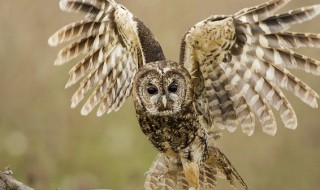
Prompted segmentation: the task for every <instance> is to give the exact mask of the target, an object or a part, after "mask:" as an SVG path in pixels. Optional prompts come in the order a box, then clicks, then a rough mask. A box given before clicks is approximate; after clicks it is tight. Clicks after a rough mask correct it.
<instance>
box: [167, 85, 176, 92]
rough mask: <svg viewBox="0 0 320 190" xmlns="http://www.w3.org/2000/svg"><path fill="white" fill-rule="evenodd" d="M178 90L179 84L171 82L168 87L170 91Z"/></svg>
mask: <svg viewBox="0 0 320 190" xmlns="http://www.w3.org/2000/svg"><path fill="white" fill-rule="evenodd" d="M177 90H178V85H176V84H170V86H169V87H168V91H169V92H172V93H175V92H177Z"/></svg>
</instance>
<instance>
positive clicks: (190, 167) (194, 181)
mask: <svg viewBox="0 0 320 190" xmlns="http://www.w3.org/2000/svg"><path fill="white" fill-rule="evenodd" d="M181 162H182V167H183V172H184V175H185V177H186V179H187V181H188V184H189V186H190V188H189V190H200V185H199V173H200V171H199V165H198V163H196V162H194V161H193V162H191V161H189V160H187V159H185V158H181Z"/></svg>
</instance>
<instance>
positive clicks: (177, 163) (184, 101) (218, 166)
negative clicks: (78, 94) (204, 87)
mask: <svg viewBox="0 0 320 190" xmlns="http://www.w3.org/2000/svg"><path fill="white" fill-rule="evenodd" d="M133 84H134V85H133V97H134V104H135V108H136V113H137V117H138V120H139V124H140V128H141V130H142V131H143V133H144V134H145V135H146V136H147V138H148V139H149V141H150V142H151V143H152V144H153V145H154V147H155V148H156V149H157V150H158V151H159V152H160V155H159V156H158V157H157V158H156V160H155V161H154V164H153V166H152V167H151V168H150V171H149V172H148V175H147V180H146V182H145V187H146V189H156V187H164V188H169V189H170V188H171V189H189V187H193V188H195V189H197V190H198V189H208V188H209V187H214V186H215V184H216V177H217V172H218V171H219V172H220V173H222V174H223V176H225V177H227V179H228V180H229V181H230V183H231V184H232V185H235V184H234V181H233V176H235V177H236V178H237V179H238V180H239V181H240V182H241V183H242V184H243V185H244V186H245V187H247V186H246V184H245V182H244V181H243V179H242V178H241V177H240V175H239V174H238V173H237V171H236V170H235V169H234V167H233V166H232V165H231V163H230V162H229V161H228V159H227V158H226V157H225V156H224V155H223V154H222V153H221V152H220V150H219V149H218V148H217V147H216V145H215V142H214V140H215V138H214V135H213V134H209V133H207V131H206V128H205V126H206V125H207V123H206V121H204V120H202V119H201V118H202V116H201V115H199V114H198V112H197V111H196V109H195V102H194V101H193V99H194V89H193V85H192V83H191V76H190V74H189V73H188V71H187V70H186V69H185V68H184V67H183V65H181V64H178V63H175V62H172V61H158V62H152V63H148V64H146V65H145V66H143V67H142V68H140V69H139V71H138V73H137V75H136V77H135V81H134V83H133ZM210 139H211V140H210ZM159 167H160V168H161V167H164V168H166V169H164V168H163V169H159ZM161 176H162V177H161ZM162 183H164V184H162Z"/></svg>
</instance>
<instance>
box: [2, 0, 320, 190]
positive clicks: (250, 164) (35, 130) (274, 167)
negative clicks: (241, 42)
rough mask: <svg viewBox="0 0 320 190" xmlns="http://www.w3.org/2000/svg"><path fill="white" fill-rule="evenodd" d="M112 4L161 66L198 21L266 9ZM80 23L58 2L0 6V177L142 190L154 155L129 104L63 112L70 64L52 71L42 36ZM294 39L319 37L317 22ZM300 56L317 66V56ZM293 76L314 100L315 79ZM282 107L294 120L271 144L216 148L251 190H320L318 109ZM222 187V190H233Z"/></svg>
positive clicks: (134, 0) (254, 141)
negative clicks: (154, 42) (121, 8)
mask: <svg viewBox="0 0 320 190" xmlns="http://www.w3.org/2000/svg"><path fill="white" fill-rule="evenodd" d="M118 2H119V3H122V4H124V5H125V6H126V7H127V8H129V9H130V10H131V11H132V12H133V13H134V14H135V15H136V16H138V17H139V18H140V19H141V20H143V21H144V22H145V23H146V25H147V26H149V27H150V28H151V30H152V31H153V32H154V34H155V36H156V37H157V39H158V40H159V41H160V43H161V44H162V47H163V49H164V52H165V54H166V56H167V58H168V59H171V60H178V55H179V46H180V40H181V38H182V36H183V34H184V32H185V31H186V30H187V29H188V28H189V27H191V26H192V25H194V24H195V23H196V22H198V21H200V20H203V19H205V18H207V17H208V16H209V15H211V14H232V13H234V12H236V11H238V10H239V9H241V8H244V7H248V6H253V5H256V4H258V3H262V2H264V1H263V0H255V1H253V0H193V1H191V0H171V1H169V0H152V1H150V0H127V1H125V0H121V1H120V0H119V1H118ZM315 3H320V2H319V0H308V1H302V0H293V2H292V3H291V4H290V5H289V6H288V8H286V9H284V10H287V9H292V8H297V7H298V6H302V5H311V4H315ZM79 18H82V17H81V16H80V15H72V14H67V13H64V12H61V11H60V10H59V8H58V1H53V0H50V1H49V0H33V1H31V0H11V1H1V2H0V170H2V169H3V168H4V167H5V166H7V165H10V166H11V167H12V169H13V171H14V172H15V176H16V177H17V178H18V179H20V180H22V181H23V182H25V183H27V184H28V185H30V186H33V187H35V188H36V189H55V188H62V189H64V190H78V189H79V190H87V189H94V188H110V189H114V190H127V189H130V190H141V189H142V188H143V182H144V173H145V172H146V171H147V169H148V167H149V166H150V164H151V162H152V160H153V158H154V157H155V155H156V151H155V150H154V149H153V147H152V146H151V145H150V144H149V143H148V142H147V140H146V138H145V137H144V136H143V135H142V132H141V131H140V129H139V126H138V123H137V121H136V118H135V111H134V109H133V104H132V101H131V99H130V100H129V101H127V102H126V104H125V106H124V107H123V108H122V109H121V110H120V111H119V112H117V113H112V114H110V115H105V116H103V117H101V118H98V117H96V116H95V114H94V113H93V114H91V115H90V116H88V117H83V116H81V115H80V108H77V109H71V108H70V98H71V96H72V93H73V92H74V91H75V89H76V87H74V88H71V89H68V90H64V84H65V82H66V80H67V78H68V76H67V72H68V70H69V69H70V67H71V65H72V64H68V65H65V66H61V67H55V66H53V61H54V59H55V56H56V53H57V52H58V48H50V47H48V45H47V39H48V37H49V36H50V35H51V34H52V33H53V32H55V31H56V30H57V29H58V28H60V27H61V26H63V25H65V24H67V23H69V22H71V21H75V20H76V19H79ZM294 30H297V31H309V32H320V18H318V19H315V20H313V21H312V22H308V23H305V24H303V25H299V26H297V27H294ZM300 52H302V53H305V54H307V55H309V56H311V57H315V58H318V59H320V49H301V51H300ZM73 64H74V63H73ZM294 73H296V74H297V75H298V76H300V77H301V78H302V79H304V80H305V81H307V83H308V84H310V85H311V86H312V87H313V88H314V89H315V90H316V91H317V92H320V77H318V78H317V77H315V76H311V75H306V74H304V73H302V72H300V71H297V72H294ZM287 94H288V93H287ZM289 98H290V101H291V102H292V104H293V106H294V108H295V110H296V112H297V116H298V121H299V126H298V128H297V129H296V130H295V131H291V130H288V129H286V128H284V127H283V124H282V123H281V122H280V121H279V122H278V124H279V130H278V133H277V134H276V136H275V137H270V136H267V135H265V134H263V133H262V132H261V127H260V126H259V125H258V126H257V130H256V133H255V135H254V136H252V137H247V136H245V135H243V134H242V133H241V132H240V130H238V131H237V132H236V133H233V134H230V133H228V132H225V133H224V136H223V138H222V139H221V141H220V143H219V146H220V148H221V149H222V150H223V151H224V152H225V153H226V155H228V157H229V158H230V160H231V161H232V162H233V164H234V165H235V166H236V168H237V169H238V170H239V172H240V173H241V174H242V176H243V177H244V178H245V179H246V181H247V182H248V185H249V187H251V189H259V190H267V189H281V190H287V189H288V190H289V189H290V190H301V189H308V190H310V189H312V190H313V189H318V188H319V183H320V181H319V180H320V109H312V108H310V107H308V106H307V105H304V104H303V103H302V102H301V101H300V100H298V99H297V98H296V97H293V96H292V95H291V94H290V95H289ZM278 118H279V117H278ZM221 184H222V185H219V186H220V189H230V188H229V187H228V186H226V187H228V188H226V187H224V184H225V183H224V182H223V181H222V183H221Z"/></svg>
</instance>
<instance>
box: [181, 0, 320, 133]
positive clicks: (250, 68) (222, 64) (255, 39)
mask: <svg viewBox="0 0 320 190" xmlns="http://www.w3.org/2000/svg"><path fill="white" fill-rule="evenodd" d="M288 2H290V0H272V1H269V2H267V3H264V4H262V5H259V6H256V7H251V8H247V9H243V10H241V11H239V12H238V13H236V14H234V15H231V16H211V17H209V18H208V19H206V20H204V21H201V22H199V23H197V24H196V25H195V26H193V27H192V28H191V29H190V30H189V31H188V32H187V33H186V35H185V36H184V38H183V40H182V45H181V54H180V62H181V63H182V64H184V65H185V67H186V68H187V69H188V70H189V72H190V73H191V75H192V78H193V83H194V84H195V85H196V88H195V91H196V95H197V97H196V101H197V104H196V105H197V109H198V111H199V112H200V113H201V114H202V115H203V116H204V117H205V118H206V120H207V121H208V122H209V124H211V125H209V126H216V127H219V128H227V129H228V130H229V131H234V130H235V128H236V126H237V125H240V126H241V128H242V130H243V132H244V133H245V134H247V135H252V134H253V132H254V128H255V122H254V115H253V114H255V115H256V116H257V118H258V120H259V121H260V123H261V125H262V129H263V131H264V132H265V133H267V134H269V135H274V134H275V133H276V130H277V124H276V122H275V118H274V115H273V111H272V109H271V107H273V108H275V110H276V111H278V112H279V113H280V116H281V119H282V121H283V123H284V125H285V126H286V127H287V128H290V129H295V128H296V127H297V119H296V115H295V112H294V109H293V108H292V106H291V105H290V103H289V101H288V100H287V98H286V97H285V95H284V94H283V93H282V90H281V88H283V89H286V90H289V91H291V92H292V93H293V94H294V95H296V96H297V97H298V98H300V99H301V100H302V101H303V102H305V103H306V104H308V105H310V106H311V107H313V108H317V107H318V104H317V98H319V96H318V95H317V93H316V92H315V91H314V90H312V89H311V88H310V87H309V86H308V85H307V84H306V83H304V82H303V81H301V80H300V79H298V78H297V77H296V76H294V75H293V74H291V72H290V71H289V70H288V69H300V70H303V71H305V72H307V73H311V74H314V75H320V61H318V60H316V59H312V58H309V57H307V56H304V55H301V54H298V53H296V52H294V51H293V50H292V49H296V48H300V47H310V48H319V47H320V35H319V34H313V33H298V32H290V31H287V30H288V29H289V28H290V27H291V26H292V25H294V24H300V23H303V22H306V21H309V20H311V19H313V18H314V17H316V16H318V15H319V14H320V4H319V5H313V6H308V7H303V8H299V9H296V10H292V11H289V12H287V13H282V14H275V11H277V10H278V9H280V8H281V7H283V6H284V5H286V4H287V3H288Z"/></svg>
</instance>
